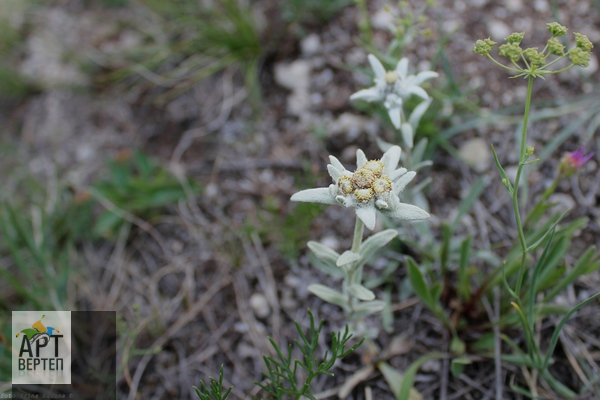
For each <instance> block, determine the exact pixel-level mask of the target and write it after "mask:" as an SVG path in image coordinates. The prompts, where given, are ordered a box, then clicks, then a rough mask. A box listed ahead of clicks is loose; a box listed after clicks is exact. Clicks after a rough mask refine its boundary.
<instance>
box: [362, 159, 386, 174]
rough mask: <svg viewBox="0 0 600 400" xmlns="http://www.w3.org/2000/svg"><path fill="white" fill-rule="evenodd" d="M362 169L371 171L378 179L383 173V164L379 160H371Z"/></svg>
mask: <svg viewBox="0 0 600 400" xmlns="http://www.w3.org/2000/svg"><path fill="white" fill-rule="evenodd" d="M361 169H367V170H369V171H371V172H372V173H373V174H374V175H375V177H376V178H379V177H380V176H381V174H382V173H383V163H382V162H381V161H379V160H369V161H367V162H366V163H365V164H364V165H363V166H362V168H361Z"/></svg>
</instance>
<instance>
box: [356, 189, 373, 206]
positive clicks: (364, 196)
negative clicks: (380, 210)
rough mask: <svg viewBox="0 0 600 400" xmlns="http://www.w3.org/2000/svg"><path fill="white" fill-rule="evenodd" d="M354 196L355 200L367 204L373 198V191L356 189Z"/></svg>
mask: <svg viewBox="0 0 600 400" xmlns="http://www.w3.org/2000/svg"><path fill="white" fill-rule="evenodd" d="M354 196H355V197H356V200H358V201H360V202H361V203H368V202H369V201H370V200H371V199H372V198H373V189H371V188H366V189H356V190H355V191H354Z"/></svg>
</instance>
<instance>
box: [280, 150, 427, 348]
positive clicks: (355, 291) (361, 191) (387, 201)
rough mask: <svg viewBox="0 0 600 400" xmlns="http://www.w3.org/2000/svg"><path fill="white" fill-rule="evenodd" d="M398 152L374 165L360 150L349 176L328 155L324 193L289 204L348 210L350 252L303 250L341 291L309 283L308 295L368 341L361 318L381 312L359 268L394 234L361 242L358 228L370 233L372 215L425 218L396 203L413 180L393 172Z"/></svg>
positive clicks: (306, 193)
mask: <svg viewBox="0 0 600 400" xmlns="http://www.w3.org/2000/svg"><path fill="white" fill-rule="evenodd" d="M400 155H401V150H400V147H398V146H392V147H390V148H389V149H388V150H387V151H386V152H385V153H384V154H383V156H382V157H381V159H380V160H367V157H366V155H365V153H364V152H363V151H362V150H360V149H359V150H358V151H357V152H356V158H357V164H356V167H357V169H356V171H354V172H350V171H348V170H346V168H344V166H343V165H342V163H341V162H340V161H339V160H338V159H337V158H335V157H333V156H330V157H329V159H330V162H331V164H329V165H327V170H328V171H329V174H330V175H331V178H332V179H333V184H331V185H330V186H329V187H327V188H315V189H306V190H302V191H300V192H298V193H296V194H294V195H293V196H292V198H291V200H292V201H301V202H312V203H324V204H340V205H343V206H345V207H349V208H353V209H354V211H355V213H356V217H357V218H356V224H355V228H354V238H353V241H352V248H351V249H350V250H348V251H345V252H344V253H342V254H341V255H340V254H338V253H337V252H336V251H334V250H333V249H330V248H329V247H327V246H324V245H322V244H320V243H317V242H309V243H308V247H309V248H310V249H311V250H312V251H313V253H314V254H315V256H316V257H317V258H318V259H319V260H321V261H322V262H324V263H325V264H327V265H328V266H329V267H330V268H331V269H333V270H335V271H339V270H341V271H342V272H343V277H344V278H343V285H342V292H339V291H337V290H334V289H332V288H329V287H327V286H325V285H322V284H312V285H310V286H309V287H308V290H309V291H311V292H312V293H313V294H315V295H316V296H318V297H319V298H321V299H322V300H325V301H327V302H329V303H332V304H335V305H338V306H340V307H342V309H343V310H344V312H345V314H346V317H347V318H348V320H349V322H350V327H351V329H352V331H353V332H355V333H360V334H363V335H365V336H368V337H374V336H376V335H377V334H378V332H379V330H378V329H377V328H373V327H372V328H366V327H365V325H364V318H365V317H366V316H368V315H372V314H376V313H378V312H381V311H382V310H383V308H384V306H385V303H384V302H383V301H379V300H375V294H374V293H373V292H372V291H371V290H369V289H367V288H366V287H365V286H363V284H362V277H363V266H364V265H365V263H366V262H367V261H368V260H369V258H370V257H372V256H373V255H374V254H375V253H376V251H377V250H379V249H380V248H382V247H383V246H385V245H386V244H387V243H388V242H389V241H390V240H392V239H393V238H394V237H396V236H397V234H398V232H397V231H396V230H394V229H387V230H385V231H383V232H379V233H377V234H375V235H373V236H371V237H370V238H369V239H367V240H366V241H365V242H364V243H363V242H362V237H363V231H364V227H365V226H366V227H367V228H368V229H370V230H373V229H374V228H375V223H376V219H377V212H381V213H382V214H384V215H386V216H388V217H392V218H397V219H400V220H408V221H418V220H424V219H427V218H429V214H428V213H427V212H426V211H425V210H422V209H421V208H419V207H417V206H414V205H412V204H405V203H401V202H400V199H399V195H400V194H401V193H402V191H403V190H404V188H405V187H406V185H407V184H408V183H409V182H410V181H412V180H413V178H414V177H415V175H416V172H414V171H408V170H407V169H406V168H398V169H396V167H397V165H398V162H399V160H400Z"/></svg>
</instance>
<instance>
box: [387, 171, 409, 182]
mask: <svg viewBox="0 0 600 400" xmlns="http://www.w3.org/2000/svg"><path fill="white" fill-rule="evenodd" d="M407 171H408V170H407V169H406V168H399V169H397V170H395V171H392V172H391V173H389V174H387V176H388V178H390V180H391V181H392V182H395V181H396V180H397V179H398V178H400V177H401V176H402V175H404V174H405V173H406V172H407Z"/></svg>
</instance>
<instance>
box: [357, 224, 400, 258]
mask: <svg viewBox="0 0 600 400" xmlns="http://www.w3.org/2000/svg"><path fill="white" fill-rule="evenodd" d="M396 236H398V231H396V230H395V229H386V230H385V231H382V232H379V233H376V234H374V235H373V236H371V237H370V238H368V239H367V240H365V241H364V242H363V243H362V244H361V245H360V249H359V250H358V252H359V254H360V257H361V265H362V264H365V263H367V262H368V261H369V259H370V258H371V257H372V256H373V255H374V254H375V253H376V252H377V250H379V249H380V248H382V247H384V246H385V245H387V244H388V243H389V242H390V241H391V240H392V239H393V238H395V237H396Z"/></svg>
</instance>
